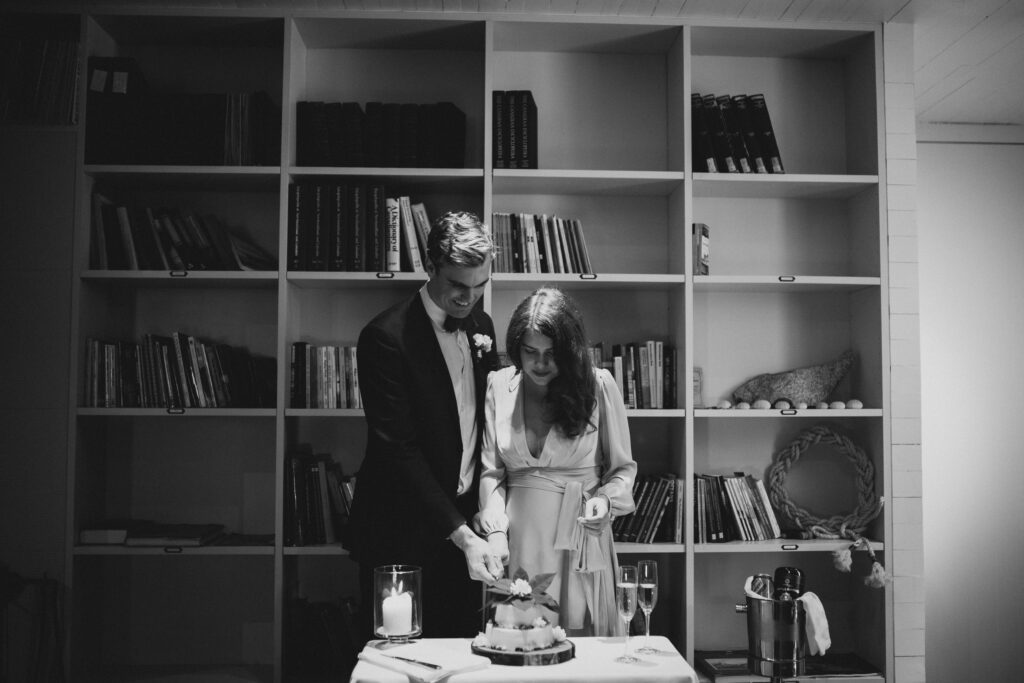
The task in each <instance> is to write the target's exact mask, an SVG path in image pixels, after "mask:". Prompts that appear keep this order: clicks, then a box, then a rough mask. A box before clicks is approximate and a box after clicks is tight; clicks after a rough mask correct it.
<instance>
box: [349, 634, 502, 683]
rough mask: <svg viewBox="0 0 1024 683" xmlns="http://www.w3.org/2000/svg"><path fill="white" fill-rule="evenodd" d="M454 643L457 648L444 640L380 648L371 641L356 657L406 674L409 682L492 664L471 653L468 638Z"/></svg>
mask: <svg viewBox="0 0 1024 683" xmlns="http://www.w3.org/2000/svg"><path fill="white" fill-rule="evenodd" d="M456 642H457V647H458V648H459V649H453V648H450V647H445V646H444V644H443V643H425V642H422V641H420V642H415V643H409V644H408V645H398V646H395V647H387V646H385V647H381V646H380V643H379V642H371V643H369V644H367V646H366V647H365V648H363V651H362V652H360V653H359V659H362V660H364V661H367V662H369V663H371V664H374V665H376V666H380V667H383V668H385V669H391V670H392V671H397V672H398V673H401V674H405V675H406V676H408V677H409V681H410V683H436V682H437V681H440V680H442V679H444V678H447V677H448V676H453V675H455V674H458V673H464V672H466V671H475V670H476V669H482V668H484V667H486V666H488V665H489V664H490V663H491V660H489V659H487V657H482V656H480V655H475V654H473V653H472V652H470V649H469V641H464V642H463V641H456ZM388 655H397V656H399V657H407V658H409V659H418V660H420V661H421V662H430V663H431V664H439V665H440V666H441V668H440V669H429V668H427V667H425V666H420V665H419V664H413V663H412V662H405V661H402V660H401V659H394V658H393V657H389V656H388Z"/></svg>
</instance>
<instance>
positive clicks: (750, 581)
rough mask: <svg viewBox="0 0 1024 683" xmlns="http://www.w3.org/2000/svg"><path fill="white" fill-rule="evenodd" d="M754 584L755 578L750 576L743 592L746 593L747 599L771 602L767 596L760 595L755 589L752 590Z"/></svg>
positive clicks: (744, 583)
mask: <svg viewBox="0 0 1024 683" xmlns="http://www.w3.org/2000/svg"><path fill="white" fill-rule="evenodd" d="M753 582H754V577H753V576H748V577H747V580H746V581H744V582H743V592H744V593H746V595H747V597H748V598H754V599H756V600H771V598H766V597H765V596H763V595H761V594H760V593H755V592H754V589H752V588H751V587H750V586H751V585H752V584H753Z"/></svg>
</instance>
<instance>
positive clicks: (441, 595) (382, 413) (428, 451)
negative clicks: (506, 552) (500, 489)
mask: <svg viewBox="0 0 1024 683" xmlns="http://www.w3.org/2000/svg"><path fill="white" fill-rule="evenodd" d="M493 255H494V243H493V242H492V241H491V238H490V234H489V232H488V229H487V227H486V226H484V225H483V224H481V223H480V220H479V219H478V218H477V217H476V216H475V215H473V214H471V213H467V212H459V213H448V214H446V215H444V216H442V217H441V218H440V219H438V220H437V222H436V223H435V224H434V226H433V228H432V230H431V232H430V235H429V237H428V239H427V259H426V260H427V263H426V271H427V275H428V277H429V279H428V281H427V282H426V284H425V285H424V286H423V287H421V288H420V290H419V291H418V292H417V293H416V294H414V295H413V296H412V297H410V298H408V299H406V300H405V301H402V302H400V303H398V304H396V305H395V306H392V307H391V308H389V309H387V310H385V311H384V312H382V313H380V314H379V315H377V317H375V318H374V319H373V320H372V321H370V323H369V324H368V325H366V327H364V328H363V331H362V333H361V334H360V335H359V345H358V367H359V386H360V389H361V391H362V398H363V407H364V410H365V413H366V422H367V428H368V431H367V445H366V455H365V457H364V459H363V464H362V467H361V469H360V470H359V473H358V476H357V478H356V492H355V499H354V501H353V504H352V515H351V525H352V532H353V533H352V555H353V557H354V558H355V559H356V561H357V562H358V563H359V581H360V606H361V616H362V625H363V629H364V633H365V634H366V635H367V636H369V635H370V634H371V632H372V620H373V616H372V615H373V603H372V600H373V597H372V587H373V568H374V567H377V566H381V565H385V564H412V565H418V566H420V567H422V568H423V583H422V593H423V618H422V624H423V635H424V636H427V637H461V638H466V637H471V636H473V635H475V634H476V633H477V631H478V630H479V629H480V614H479V612H478V610H479V608H480V606H481V591H480V584H478V583H475V581H486V582H493V581H494V580H496V579H497V578H500V576H501V571H502V565H501V562H500V561H499V560H497V559H496V558H494V556H493V555H492V553H491V551H490V548H489V546H488V544H487V542H486V541H484V540H483V539H481V538H480V537H478V536H477V535H476V534H475V533H473V531H471V530H470V528H469V526H468V525H467V520H470V519H472V517H473V515H474V513H475V512H476V510H477V486H478V483H479V467H478V463H479V459H480V458H479V455H480V436H481V432H482V429H483V427H482V424H483V400H484V394H485V389H486V382H487V373H488V372H489V371H491V370H496V369H497V367H498V354H497V350H496V346H495V344H494V323H493V322H492V321H491V318H490V316H488V315H487V314H486V313H484V312H483V310H482V309H480V308H479V307H477V305H476V304H477V302H478V301H479V300H480V297H481V295H482V294H483V290H484V287H485V285H486V284H487V282H488V281H489V280H490V276H491V259H492V257H493ZM484 335H485V336H484Z"/></svg>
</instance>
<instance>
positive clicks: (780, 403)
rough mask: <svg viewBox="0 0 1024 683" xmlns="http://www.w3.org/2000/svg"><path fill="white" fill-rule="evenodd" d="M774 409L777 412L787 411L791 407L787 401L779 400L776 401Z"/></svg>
mask: <svg viewBox="0 0 1024 683" xmlns="http://www.w3.org/2000/svg"><path fill="white" fill-rule="evenodd" d="M775 407H776V408H778V409H779V410H788V409H790V408H792V406H791V405H790V403H789V401H787V400H786V399H784V398H780V399H779V400H778V401H776V402H775Z"/></svg>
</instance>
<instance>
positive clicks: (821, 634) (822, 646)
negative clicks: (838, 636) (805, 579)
mask: <svg viewBox="0 0 1024 683" xmlns="http://www.w3.org/2000/svg"><path fill="white" fill-rule="evenodd" d="M797 600H799V601H800V602H802V603H803V604H804V611H805V612H806V613H807V622H806V624H805V626H804V631H805V632H806V633H807V649H808V650H810V652H811V654H812V655H816V654H818V653H819V652H820V653H821V654H825V652H826V650H828V649H829V648H830V647H831V646H832V636H830V635H829V633H828V619H827V618H826V617H825V608H824V607H822V605H821V598H819V597H818V596H817V595H815V594H814V593H812V592H810V591H807V592H805V593H804V594H803V595H801V596H800V597H799V598H797Z"/></svg>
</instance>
